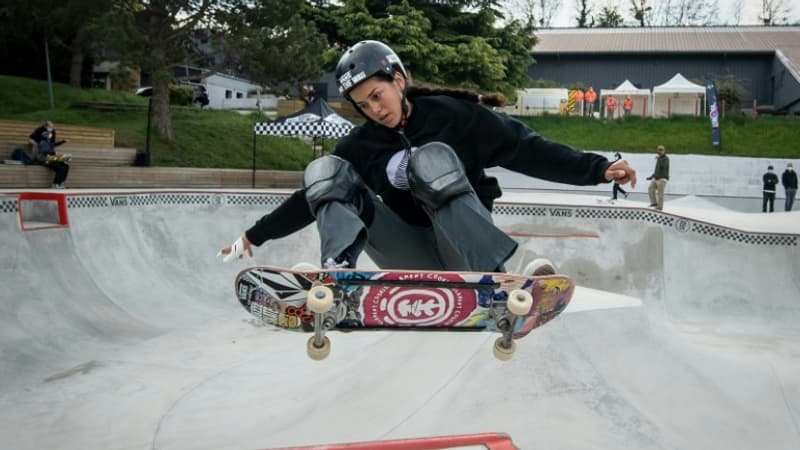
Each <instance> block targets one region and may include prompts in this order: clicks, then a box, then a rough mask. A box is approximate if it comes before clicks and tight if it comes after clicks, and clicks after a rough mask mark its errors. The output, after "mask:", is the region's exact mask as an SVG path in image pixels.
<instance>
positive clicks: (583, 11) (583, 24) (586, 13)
mask: <svg viewBox="0 0 800 450" xmlns="http://www.w3.org/2000/svg"><path fill="white" fill-rule="evenodd" d="M575 6H576V7H577V8H578V15H577V16H576V18H575V20H576V21H577V25H578V28H592V27H593V26H594V17H592V7H591V6H589V0H575Z"/></svg>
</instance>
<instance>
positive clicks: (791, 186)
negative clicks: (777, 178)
mask: <svg viewBox="0 0 800 450" xmlns="http://www.w3.org/2000/svg"><path fill="white" fill-rule="evenodd" d="M781 183H782V184H783V189H784V190H785V191H786V206H785V208H784V209H785V210H786V211H791V210H792V205H794V196H795V194H797V172H795V171H794V167H792V163H786V170H784V171H783V174H782V175H781Z"/></svg>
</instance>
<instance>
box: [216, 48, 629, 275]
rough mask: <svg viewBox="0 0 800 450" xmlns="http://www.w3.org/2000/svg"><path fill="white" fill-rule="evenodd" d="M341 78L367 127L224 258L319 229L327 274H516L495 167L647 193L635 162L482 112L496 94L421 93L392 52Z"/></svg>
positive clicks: (357, 54)
mask: <svg viewBox="0 0 800 450" xmlns="http://www.w3.org/2000/svg"><path fill="white" fill-rule="evenodd" d="M335 74H336V81H337V85H338V88H339V92H340V93H341V94H342V96H343V97H344V98H345V99H347V100H348V101H349V102H351V103H352V104H353V106H354V107H355V108H356V111H358V112H359V113H360V114H361V115H362V116H364V118H365V119H366V122H365V123H364V124H363V125H361V126H358V127H355V128H353V129H352V130H350V133H349V134H348V135H347V136H345V137H343V138H342V139H340V140H339V141H338V143H337V144H336V149H335V151H334V153H333V154H332V155H326V156H323V157H320V158H317V159H315V160H314V161H312V162H311V163H309V164H308V166H307V167H306V169H305V172H304V174H303V188H302V189H299V190H297V191H295V193H294V194H292V195H291V196H289V197H288V198H287V199H286V200H285V201H284V202H283V203H282V204H281V205H279V206H277V207H276V208H275V209H274V210H273V211H271V212H269V213H267V214H266V215H265V216H263V217H262V218H261V219H260V220H258V221H257V222H256V223H255V224H254V225H253V226H252V227H250V228H249V229H248V230H247V231H245V232H244V234H243V235H241V236H240V237H239V239H238V240H237V241H235V242H234V243H233V245H230V246H227V247H224V248H222V249H221V250H220V252H219V254H220V256H222V257H223V259H224V260H231V259H233V258H240V257H242V256H243V255H244V254H245V253H246V254H248V255H249V256H251V257H252V256H253V249H252V246H259V245H261V244H263V243H265V242H268V241H269V240H272V239H278V238H281V237H284V236H288V235H290V234H292V233H294V232H296V231H299V230H301V229H302V228H304V227H306V226H307V225H310V224H312V223H314V222H316V226H317V229H318V231H319V237H320V261H321V266H322V267H324V268H326V269H330V268H334V267H335V268H353V267H357V258H358V257H359V255H360V254H361V253H362V252H366V253H367V255H369V257H370V258H371V259H372V261H373V262H374V263H375V264H377V265H378V267H381V268H401V269H420V270H425V269H428V270H467V271H493V272H494V271H497V272H505V267H504V266H505V262H506V261H507V260H508V258H510V257H511V255H512V254H514V252H515V251H516V249H517V246H518V243H517V242H516V241H514V240H513V239H512V238H510V237H509V236H508V235H507V234H506V233H505V232H504V231H503V230H502V229H500V228H498V227H497V226H496V225H495V224H494V222H493V219H492V215H491V212H492V207H493V204H494V201H495V200H496V199H497V198H498V197H500V195H501V194H502V191H501V189H500V186H499V184H498V182H497V180H496V179H495V178H493V177H490V176H488V175H487V174H486V172H485V169H487V168H489V167H496V166H499V167H505V168H508V169H510V170H514V171H516V172H519V173H521V174H524V175H527V176H531V177H537V178H544V179H547V180H550V181H556V182H561V183H569V184H575V185H597V184H600V183H603V182H606V183H607V182H611V181H615V180H616V181H618V182H620V183H627V182H630V183H631V185H635V184H636V171H635V170H634V169H633V168H632V167H630V166H629V165H628V163H627V162H626V161H624V160H623V161H617V162H613V163H612V162H611V161H609V160H608V159H606V158H605V157H603V156H602V155H599V154H596V153H590V152H584V151H579V150H576V149H573V148H572V147H569V146H567V145H564V144H559V143H556V142H552V141H548V140H546V139H545V138H543V137H542V136H540V135H539V134H537V133H536V132H534V131H533V130H531V129H530V128H528V127H527V126H526V125H525V124H523V123H522V122H519V121H517V120H516V119H514V118H512V117H510V116H507V115H505V114H500V113H497V112H495V111H493V110H492V109H491V108H487V107H485V106H483V105H482V104H481V103H484V104H486V101H487V100H488V99H486V98H485V96H484V97H482V96H480V95H477V94H475V93H471V92H465V91H456V90H450V89H426V88H417V87H415V86H413V84H412V80H411V78H410V77H409V75H408V72H407V71H406V69H405V67H404V65H403V63H402V62H401V59H400V57H399V56H398V55H397V54H396V53H395V52H394V50H392V49H391V48H390V47H389V46H387V45H386V44H384V43H382V42H378V41H362V42H359V43H357V44H355V45H354V46H353V47H351V48H350V49H348V50H347V51H345V53H344V54H343V55H342V57H341V58H340V60H339V63H338V64H337V66H336V71H335ZM478 125H479V126H478ZM549 270H550V273H553V270H554V269H553V267H552V265H550V267H549ZM539 273H543V272H539Z"/></svg>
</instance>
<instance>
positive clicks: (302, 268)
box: [292, 262, 319, 272]
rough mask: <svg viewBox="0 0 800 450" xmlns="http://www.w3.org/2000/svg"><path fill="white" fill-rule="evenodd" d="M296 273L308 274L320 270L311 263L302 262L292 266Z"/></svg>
mask: <svg viewBox="0 0 800 450" xmlns="http://www.w3.org/2000/svg"><path fill="white" fill-rule="evenodd" d="M292 270H294V271H295V272H308V271H312V270H319V267H317V266H315V265H313V264H311V263H310V262H301V263H297V264H295V265H293V266H292Z"/></svg>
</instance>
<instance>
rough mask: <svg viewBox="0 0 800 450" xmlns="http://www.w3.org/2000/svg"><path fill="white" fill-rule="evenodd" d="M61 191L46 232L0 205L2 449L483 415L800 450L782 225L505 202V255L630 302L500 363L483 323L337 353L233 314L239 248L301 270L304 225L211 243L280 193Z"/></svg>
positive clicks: (270, 434)
mask: <svg viewBox="0 0 800 450" xmlns="http://www.w3.org/2000/svg"><path fill="white" fill-rule="evenodd" d="M59 196H60V198H61V199H62V201H63V203H64V206H65V210H66V212H67V214H68V226H59V227H46V226H47V224H48V223H50V222H52V221H53V220H52V216H53V215H54V213H52V212H50V213H48V212H47V211H45V212H44V213H42V216H43V217H30V216H29V217H25V218H23V219H24V220H23V221H22V227H24V228H26V229H27V228H33V227H40V228H39V229H32V230H26V231H23V230H22V229H21V228H22V227H21V226H20V219H19V217H20V203H19V202H18V201H17V196H16V195H15V194H8V195H5V196H3V197H0V251H1V252H2V262H1V263H0V282H2V285H3V290H2V302H0V308H1V309H0V330H1V331H0V408H2V409H1V410H2V413H0V414H1V416H0V419H2V420H0V441H2V442H3V443H4V444H3V447H5V448H14V449H34V448H45V447H53V448H64V449H73V448H74V449H79V448H80V449H87V448H88V449H94V448H96V449H113V448H125V449H138V448H142V449H144V448H158V449H173V448H174V449H186V448H198V449H206V448H208V449H211V448H214V449H220V448H231V449H239V448H267V447H281V446H291V445H308V444H324V443H335V442H351V441H368V440H379V439H396V438H405V437H422V436H441V435H449V434H469V433H479V432H488V431H502V432H507V433H509V434H510V435H511V437H512V438H513V439H514V442H515V443H516V444H517V445H518V446H519V447H520V448H522V449H533V448H553V449H585V448H597V449H606V448H608V449H611V448H613V449H619V448H636V449H673V448H674V449H709V448H726V449H728V448H733V449H736V448H741V449H751V448H770V449H790V448H791V449H794V448H798V447H800V426H799V425H798V423H800V350H798V346H797V343H798V338H800V329H799V327H798V310H800V308H799V307H798V303H800V300H798V299H799V298H800V295H798V292H800V281H799V280H798V274H799V273H800V267H799V266H798V261H800V258H798V257H800V255H798V248H797V245H798V234H797V233H794V234H793V233H785V232H774V231H769V232H765V231H763V230H762V231H758V230H755V231H754V230H747V231H743V230H740V229H738V228H737V227H736V226H735V224H731V223H712V222H709V221H707V220H706V221H701V220H697V219H695V218H692V217H691V216H676V215H672V214H664V213H660V212H656V211H652V210H647V209H643V208H619V207H613V206H605V205H604V206H597V205H593V204H591V203H585V204H576V203H575V202H569V203H570V204H561V203H552V202H551V203H549V204H544V203H535V202H529V203H525V202H518V201H516V200H515V203H500V204H498V205H497V208H496V210H495V221H496V223H497V224H498V226H500V227H501V228H502V229H504V230H506V231H507V232H508V233H509V234H510V235H512V236H514V237H515V239H518V241H519V243H520V248H519V250H518V252H517V253H516V254H515V255H514V257H513V258H512V259H511V260H510V261H509V264H508V267H507V268H508V269H509V270H511V271H517V270H520V269H521V268H522V267H523V266H524V264H525V263H527V262H528V261H529V260H531V259H532V258H535V257H538V256H547V257H550V258H551V259H553V260H555V262H556V263H557V264H558V265H559V268H560V269H561V271H563V272H565V273H568V274H570V275H571V276H573V277H574V278H575V279H576V281H577V282H578V284H579V285H581V286H586V287H590V288H595V289H599V290H603V291H607V292H613V293H618V294H624V295H628V296H632V297H636V298H639V299H641V300H642V302H643V305H642V306H641V307H638V308H617V309H597V310H592V311H584V312H580V313H574V314H565V315H563V316H562V317H560V318H558V319H557V320H555V321H553V322H552V323H551V324H548V325H547V326H545V327H543V328H541V329H539V330H537V331H536V332H534V333H533V334H531V335H530V336H529V337H528V338H526V339H524V340H523V341H520V342H519V349H518V351H517V353H516V354H515V356H514V359H512V360H511V361H510V362H507V363H501V362H498V361H496V360H494V359H493V358H492V356H491V347H492V343H493V340H494V338H495V336H493V335H489V334H483V333H467V334H465V333H445V334H430V333H413V332H411V333H388V332H374V333H349V334H342V333H335V334H332V335H331V339H332V343H333V350H332V353H331V356H330V357H329V358H328V359H327V360H325V361H323V362H313V361H310V360H309V359H308V358H307V357H306V355H305V351H304V345H305V341H306V338H307V336H305V335H301V334H295V333H287V332H281V331H277V330H274V329H272V328H270V327H267V326H262V325H260V324H258V323H256V322H255V321H254V320H252V319H251V318H250V316H249V315H248V314H247V313H246V312H245V311H244V310H242V308H241V307H240V306H239V305H238V302H237V301H236V299H235V297H234V293H233V279H234V276H235V275H236V273H238V271H239V270H241V269H242V268H243V267H245V266H246V265H250V264H274V265H281V266H287V265H293V264H294V263H295V262H297V261H311V262H315V261H316V259H317V258H318V250H317V248H318V245H319V239H318V236H317V234H316V231H315V229H314V227H313V226H311V227H308V228H306V229H304V230H302V231H301V232H299V233H297V234H295V235H292V236H290V237H287V238H285V239H282V240H279V241H274V242H269V243H267V244H265V245H264V246H262V247H261V248H259V249H257V253H256V258H255V260H249V261H239V262H234V263H230V264H222V263H221V262H220V261H219V259H217V258H216V257H215V254H216V252H217V250H218V248H219V247H220V246H222V245H225V244H228V243H230V242H231V241H232V240H233V239H235V238H236V237H237V236H238V235H239V234H240V233H241V232H242V230H243V229H244V228H246V227H248V226H249V225H250V224H252V223H253V222H254V221H255V220H257V219H258V218H259V217H260V216H261V215H263V214H264V213H265V212H267V211H269V210H271V209H274V208H275V207H276V206H277V205H278V204H279V203H280V202H281V201H282V200H283V199H284V198H285V193H283V192H249V191H248V192H115V193H67V194H57V195H56V198H58V197H59ZM22 208H23V215H25V214H26V213H25V211H26V206H24V205H23V206H22ZM34 209H35V208H33V207H30V206H29V207H27V211H34ZM45 209H46V208H45ZM48 215H49V216H50V217H48ZM55 215H57V214H55ZM59 220H61V219H60V218H59ZM55 222H58V221H55ZM42 224H45V225H44V227H42V226H43V225H42ZM767 228H768V227H767ZM360 263H362V264H363V265H364V266H370V264H371V263H370V261H369V260H368V259H367V258H363V259H362V261H361V262H360ZM581 295H582V296H583V298H580V299H578V298H576V301H578V300H580V301H582V302H584V303H585V302H592V301H593V300H594V299H595V297H594V296H595V295H596V294H595V293H594V291H584V293H583V294H581Z"/></svg>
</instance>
